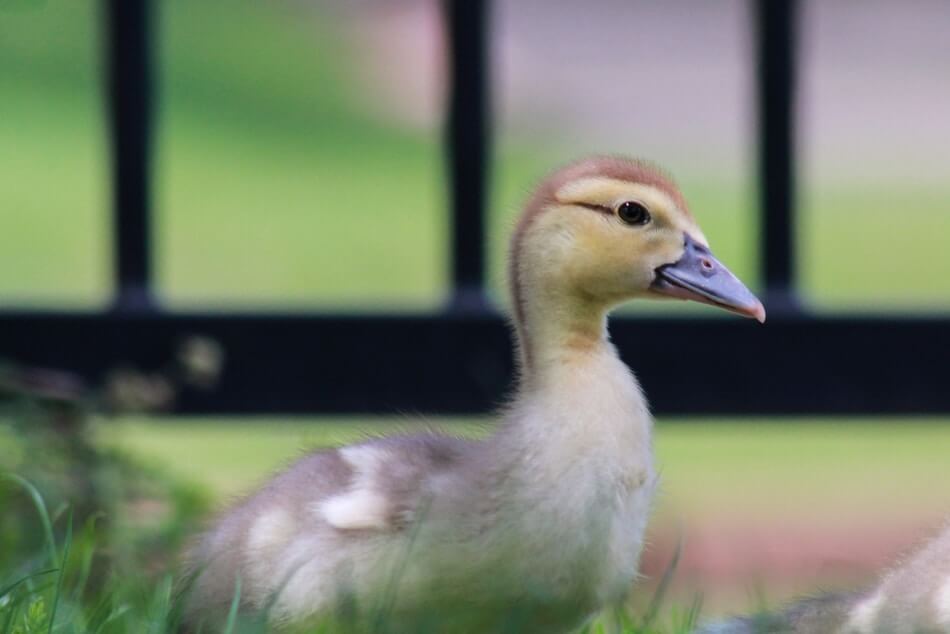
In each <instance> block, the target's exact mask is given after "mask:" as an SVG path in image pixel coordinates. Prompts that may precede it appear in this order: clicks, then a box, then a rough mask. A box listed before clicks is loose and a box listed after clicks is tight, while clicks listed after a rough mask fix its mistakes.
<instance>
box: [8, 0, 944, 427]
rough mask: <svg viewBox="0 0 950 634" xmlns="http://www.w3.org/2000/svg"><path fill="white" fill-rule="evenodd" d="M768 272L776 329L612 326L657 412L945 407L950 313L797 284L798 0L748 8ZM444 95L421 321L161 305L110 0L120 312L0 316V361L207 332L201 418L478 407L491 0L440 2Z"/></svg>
mask: <svg viewBox="0 0 950 634" xmlns="http://www.w3.org/2000/svg"><path fill="white" fill-rule="evenodd" d="M752 6H753V8H754V11H752V15H753V17H754V22H753V28H754V29H755V31H756V37H755V38H754V41H755V42H756V46H755V55H756V68H757V91H756V95H757V98H756V106H757V110H758V115H759V116H758V124H759V135H758V136H759V152H758V157H759V165H758V177H759V184H760V187H759V191H760V198H759V207H760V226H761V235H760V243H761V244H760V253H761V260H760V267H761V278H762V280H763V281H764V283H765V293H764V295H765V298H766V307H767V309H768V311H769V321H768V323H767V324H766V325H765V326H759V325H758V324H755V323H753V322H750V321H748V320H739V319H735V318H698V317H689V318H668V319H661V318H657V317H650V318H637V319H634V318H629V317H622V318H617V319H614V320H613V321H612V322H611V335H612V338H613V341H614V342H615V343H616V344H617V346H618V348H619V349H620V351H621V354H622V356H623V357H624V358H625V360H627V361H628V363H630V365H631V366H632V367H634V368H635V369H636V371H637V374H638V376H639V377H640V379H641V382H642V383H643V385H644V388H645V389H646V391H647V393H648V394H649V395H650V399H651V402H652V405H653V408H654V410H655V411H657V412H658V413H661V414H817V413H825V414H907V413H922V414H923V413H944V414H945V413H950V389H947V386H948V385H950V363H948V360H950V355H948V351H950V318H948V317H946V316H935V317H912V316H884V315H819V314H814V313H810V312H808V311H807V310H805V309H804V308H803V307H801V306H800V304H799V302H798V301H797V298H796V286H795V243H794V235H795V231H794V215H795V182H794V175H795V152H794V118H795V86H796V83H797V82H796V32H797V8H798V5H797V2H795V1H794V0H754V3H753V5H752ZM443 7H444V13H445V29H446V37H447V41H448V44H449V45H448V47H447V50H448V52H449V56H450V60H449V62H450V63H449V64H448V68H449V69H450V71H451V88H450V91H449V99H448V104H447V112H446V122H445V135H446V136H445V138H446V174H447V175H448V177H449V181H450V183H451V191H450V197H449V198H450V202H451V205H450V207H451V214H452V222H451V223H450V226H451V231H450V235H449V236H448V239H449V241H450V244H451V254H450V258H451V259H450V261H449V262H448V263H447V266H448V267H449V269H450V271H451V276H450V278H451V280H452V284H453V291H452V296H451V297H450V301H449V303H448V304H447V306H446V307H445V309H444V310H442V311H439V312H435V313H431V314H424V315H380V314H352V315H325V314H319V313H313V314H273V313H259V312H258V313H255V312H233V313H209V314H197V313H178V312H168V311H165V310H163V309H162V307H161V306H160V305H159V304H157V303H155V302H154V301H153V300H152V290H153V289H152V287H151V284H152V275H151V268H152V261H151V246H152V245H151V232H150V227H151V217H150V209H151V207H150V202H151V200H150V191H151V178H152V174H151V165H150V159H151V129H152V121H151V113H152V111H153V94H154V92H155V91H154V90H153V88H154V87H153V85H152V82H153V75H152V73H151V69H152V66H153V64H152V55H153V51H152V43H153V42H155V41H156V40H159V39H160V37H159V35H160V34H154V33H153V23H152V19H151V17H152V16H151V14H152V9H154V8H155V7H154V6H153V4H152V3H151V2H150V1H149V0H103V9H104V10H103V18H104V20H105V27H106V28H105V29H104V30H103V32H104V34H105V42H104V46H103V52H104V55H105V56H106V60H105V62H106V63H105V64H104V67H105V68H106V69H107V76H106V86H107V90H106V93H105V94H106V98H107V104H108V112H109V116H110V130H111V133H112V137H111V140H112V143H111V148H112V178H113V206H114V217H115V232H114V252H115V258H114V271H115V274H114V277H115V280H116V298H115V302H114V305H113V306H112V307H111V308H110V309H109V310H107V311H103V312H101V313H75V312H49V311H47V312H42V311H28V310H21V311H10V310H7V311H2V310H0V361H7V362H12V364H14V365H15V366H16V365H23V366H28V367H47V368H55V369H62V370H66V371H71V372H74V373H76V374H78V375H79V376H81V377H83V378H84V379H86V380H87V381H88V382H89V383H90V384H92V385H99V384H101V382H102V381H103V379H104V377H106V376H107V375H108V374H109V373H110V372H111V371H113V370H115V369H116V368H119V367H123V368H131V369H134V370H136V371H139V372H143V373H150V372H156V371H159V370H161V369H163V368H167V367H168V364H169V363H170V360H171V359H172V357H173V356H174V354H175V350H176V347H177V346H178V345H179V344H180V342H182V341H183V340H186V339H188V338H189V337H193V336H203V337H209V338H211V339H213V340H215V341H216V342H217V343H218V344H220V346H221V348H222V350H223V351H224V353H225V355H226V361H225V364H224V367H223V374H222V375H221V377H220V383H219V384H218V386H217V387H216V389H213V390H209V391H201V390H198V389H192V388H186V389H185V391H184V392H183V393H181V394H180V395H179V398H178V399H177V400H176V401H175V403H174V409H173V411H174V412H178V413H196V414H263V413H268V414H276V413H285V414H309V413H317V412H322V413H393V412H403V413H412V412H425V413H473V412H485V411H488V410H490V409H492V408H493V407H496V406H498V405H499V404H500V403H502V402H503V400H504V398H505V395H506V393H507V392H508V391H509V390H510V388H511V384H512V378H513V377H512V372H513V363H512V352H511V344H512V342H511V337H510V330H509V328H508V325H507V324H506V322H505V319H504V318H503V316H501V315H500V314H499V313H497V312H495V311H493V310H491V309H490V308H489V307H488V304H487V303H486V301H485V296H484V279H485V206H486V200H487V196H486V192H487V174H488V170H487V161H488V156H489V148H490V147H491V143H490V133H491V127H490V123H489V121H490V120H489V116H488V113H489V108H488V101H489V95H490V94H491V91H490V88H491V82H490V79H489V75H490V73H489V70H490V60H489V59H488V57H489V56H488V51H487V45H486V43H487V42H488V41H489V38H488V29H489V25H490V19H489V16H490V11H489V9H490V3H489V2H488V0H444V2H443Z"/></svg>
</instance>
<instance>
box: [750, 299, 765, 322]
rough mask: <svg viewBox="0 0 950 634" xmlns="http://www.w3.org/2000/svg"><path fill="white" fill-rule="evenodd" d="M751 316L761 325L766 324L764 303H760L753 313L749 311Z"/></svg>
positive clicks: (753, 309)
mask: <svg viewBox="0 0 950 634" xmlns="http://www.w3.org/2000/svg"><path fill="white" fill-rule="evenodd" d="M749 316H750V317H753V318H754V319H755V320H756V321H757V322H759V323H760V324H764V323H765V306H763V305H762V302H758V303H757V304H756V305H755V306H754V307H753V308H752V310H751V311H749Z"/></svg>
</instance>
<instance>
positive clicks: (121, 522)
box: [0, 368, 208, 589]
mask: <svg viewBox="0 0 950 634" xmlns="http://www.w3.org/2000/svg"><path fill="white" fill-rule="evenodd" d="M23 374H24V373H23V372H22V371H17V370H13V369H11V368H7V369H5V370H4V372H3V373H2V377H3V378H2V379H0V396H2V397H3V401H2V402H3V406H2V409H0V448H2V452H0V473H3V474H8V475H7V477H6V479H5V480H3V481H2V484H0V508H2V509H3V510H4V512H3V513H2V514H0V584H2V583H3V582H4V581H9V580H8V579H5V578H4V577H9V576H15V575H16V574H17V573H20V574H25V573H28V572H30V571H31V570H30V568H32V567H35V564H36V563H37V562H39V561H42V560H43V558H44V556H45V548H46V547H47V543H46V542H47V541H48V536H47V535H46V534H44V532H43V531H42V530H40V528H41V521H40V517H39V516H38V514H37V512H36V508H35V507H36V499H34V498H33V497H31V496H30V495H27V494H26V493H27V491H25V490H24V488H23V486H21V485H17V481H15V480H14V479H12V476H11V475H10V474H16V478H17V479H20V478H22V479H23V480H24V481H26V482H29V483H31V484H32V486H34V487H35V489H36V494H37V495H38V496H39V497H40V498H41V499H42V500H44V503H45V504H46V505H47V506H48V508H49V510H50V516H51V522H52V525H53V527H54V529H55V533H56V536H57V538H58V539H60V540H61V539H62V538H63V534H64V532H65V531H66V530H67V526H66V522H65V518H66V516H67V514H68V515H69V517H71V520H72V526H73V528H74V529H75V530H76V534H75V539H76V540H77V543H79V542H81V543H83V544H86V543H87V542H88V545H89V546H90V547H93V546H94V547H95V553H96V555H95V557H94V558H92V559H90V561H89V562H85V563H84V564H83V567H84V568H85V569H87V570H86V573H85V574H86V575H87V578H88V584H89V587H90V589H96V588H101V587H102V585H103V584H105V583H107V582H108V578H109V575H110V574H115V573H118V572H125V573H133V572H134V573H135V575H136V577H137V578H138V579H139V580H140V581H142V582H145V581H147V580H151V581H154V579H155V577H156V575H159V574H161V573H163V572H167V569H168V565H169V564H170V563H171V562H172V561H174V558H175V557H174V553H175V552H176V551H177V549H178V548H179V547H180V545H181V543H182V540H183V539H184V537H185V535H186V534H187V532H188V531H189V530H192V529H193V527H194V523H195V521H196V520H197V518H198V517H199V516H200V515H201V514H202V513H203V512H204V511H205V510H206V509H207V506H208V498H207V496H205V495H204V494H202V493H200V492H199V491H198V490H197V489H195V487H194V486H193V485H185V484H184V483H182V482H181V481H178V480H175V479H173V478H171V477H169V476H168V475H167V474H165V473H162V472H161V471H160V470H158V469H154V468H147V467H144V466H142V465H141V464H139V463H138V462H136V461H134V460H132V459H130V458H128V457H127V456H126V455H125V454H123V453H122V452H120V451H118V450H116V449H110V448H103V447H101V446H100V445H98V444H96V443H95V442H94V439H93V434H92V432H91V429H90V416H89V411H90V407H91V405H92V403H93V402H94V395H92V394H91V393H89V392H87V391H86V390H84V389H82V388H81V386H80V385H79V384H78V382H76V381H74V380H72V379H71V378H70V377H69V376H68V375H63V374H59V373H52V372H44V373H43V374H42V376H39V377H37V376H35V373H34V375H33V376H32V380H33V383H32V384H30V385H29V386H27V385H25V384H24V383H22V382H21V383H20V384H19V385H18V386H16V389H14V386H13V385H12V381H11V380H10V377H11V376H15V375H16V376H23ZM75 552H77V554H76V556H77V557H78V556H80V555H79V554H78V551H75Z"/></svg>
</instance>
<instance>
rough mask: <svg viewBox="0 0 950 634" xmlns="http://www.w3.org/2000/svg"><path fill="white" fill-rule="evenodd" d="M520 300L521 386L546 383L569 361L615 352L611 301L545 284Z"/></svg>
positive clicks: (518, 335) (541, 387)
mask: <svg viewBox="0 0 950 634" xmlns="http://www.w3.org/2000/svg"><path fill="white" fill-rule="evenodd" d="M516 301H517V302H519V304H520V305H519V310H518V312H517V316H518V318H517V324H516V325H517V328H516V330H517V337H518V350H519V355H520V360H519V361H520V365H521V388H522V391H524V390H532V389H543V386H544V385H545V384H547V383H548V382H549V381H550V380H554V379H556V377H557V375H558V374H560V373H561V371H562V370H563V369H564V368H565V366H566V365H568V366H569V365H573V364H575V363H582V362H583V361H584V360H585V359H591V358H595V357H598V356H602V355H608V356H614V357H615V356H616V353H615V352H614V349H613V346H611V345H610V343H609V342H608V340H607V311H608V308H609V307H608V306H607V305H606V304H604V303H601V302H597V301H594V300H593V299H591V298H587V297H582V296H578V295H572V294H566V293H558V292H556V291H545V290H544V289H538V290H534V291H532V292H529V293H527V294H526V295H525V296H523V297H518V298H516Z"/></svg>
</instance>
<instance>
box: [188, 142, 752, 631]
mask: <svg viewBox="0 0 950 634" xmlns="http://www.w3.org/2000/svg"><path fill="white" fill-rule="evenodd" d="M509 279H510V287H511V293H512V306H513V317H512V321H513V327H514V333H515V339H516V340H517V351H516V356H517V365H518V368H519V372H518V375H519V376H518V379H517V389H516V391H515V396H514V398H513V400H512V401H511V403H510V404H509V405H508V406H507V407H506V408H505V410H504V412H503V413H502V414H501V416H500V418H501V420H500V421H499V424H498V426H497V428H496V431H495V432H494V433H493V434H492V435H490V436H489V437H487V438H485V439H483V440H466V439H460V438H454V437H450V436H445V435H439V434H436V433H423V434H417V435H410V436H397V437H388V438H377V439H372V440H368V441H366V442H363V443H360V444H355V445H350V446H345V447H342V448H339V449H333V450H328V451H318V452H316V453H313V454H310V455H308V456H306V457H304V458H303V459H301V460H300V461H298V462H297V463H296V464H294V465H293V466H292V467H290V468H289V469H288V470H287V471H285V472H284V473H282V474H280V475H278V476H277V477H275V478H274V479H273V480H272V481H271V482H270V483H269V484H267V485H266V486H264V487H263V488H262V489H261V490H260V491H258V492H257V493H255V494H254V495H252V496H250V497H249V498H247V499H246V500H245V501H243V502H241V503H239V504H237V505H236V506H235V507H233V508H232V509H231V510H229V511H227V512H225V513H224V514H223V515H222V516H221V517H220V518H219V519H218V520H217V521H216V522H215V523H214V525H213V526H212V527H211V528H210V530H208V531H207V532H206V533H205V534H204V535H203V536H201V537H200V538H199V540H198V541H197V543H196V545H195V547H194V548H193V549H192V551H191V553H190V555H189V558H188V559H189V568H190V570H191V571H192V576H193V579H194V581H193V584H192V588H191V592H190V607H189V608H188V613H189V619H190V621H191V622H192V623H195V622H199V621H201V620H202V619H207V618H213V617H214V615H220V614H221V613H223V612H225V611H226V610H227V607H228V605H229V604H230V603H231V602H232V597H234V596H236V594H235V592H236V587H237V584H238V581H240V594H239V596H240V605H241V606H242V607H243V608H244V609H245V610H247V611H266V613H267V618H268V619H269V621H270V623H271V624H272V625H275V626H282V625H286V624H297V623H301V622H309V621H310V620H311V619H322V618H327V617H328V616H330V615H334V614H337V615H339V614H341V611H342V612H345V613H347V614H351V615H352V614H354V613H359V614H361V616H359V617H354V618H353V619H352V621H351V623H352V624H354V625H353V627H354V629H357V630H361V629H362V630H369V629H372V627H371V625H372V624H371V623H370V621H371V620H372V619H371V618H368V617H366V618H364V617H363V616H362V614H365V613H368V612H370V611H372V609H375V608H377V607H380V606H382V608H381V609H383V610H384V611H385V617H384V618H385V622H386V629H387V631H399V632H419V631H432V632H436V631H437V632H480V633H482V632H499V631H502V630H506V631H524V632H546V633H551V632H567V631H570V630H572V629H574V628H576V627H578V626H579V625H582V624H583V623H584V622H585V621H587V620H588V619H589V618H591V617H592V616H593V615H595V614H596V613H597V612H598V611H599V610H601V609H602V608H605V607H610V606H613V605H616V604H618V603H620V602H621V601H623V600H624V598H625V596H626V595H627V593H628V590H629V588H630V587H631V584H632V583H633V581H634V580H635V579H636V577H637V568H638V560H639V556H640V550H641V548H642V546H643V535H644V529H645V527H646V524H647V518H648V516H649V514H650V509H651V500H652V498H653V494H654V489H655V485H656V473H655V470H654V458H653V450H652V441H651V434H652V425H653V423H652V419H651V416H650V412H649V409H648V406H647V402H646V399H645V398H644V396H643V394H642V392H641V389H640V386H639V384H638V383H637V380H636V378H635V377H634V376H633V374H632V373H631V372H630V370H629V369H628V368H627V366H626V365H624V363H623V362H622V361H621V360H620V358H619V356H618V354H617V351H616V350H615V349H614V347H613V345H611V343H610V341H609V339H608V336H607V328H606V325H607V320H606V317H607V313H608V312H609V310H610V309H611V308H613V307H614V306H616V305H617V304H619V303H621V302H623V301H626V300H628V299H633V298H639V297H643V298H661V297H673V298H678V299H688V300H695V301H698V302H704V303H707V304H712V305H714V306H718V307H720V308H724V309H726V310H730V311H733V312H735V313H738V314H740V315H745V316H749V317H754V318H756V319H758V320H759V321H760V322H761V321H764V318H765V310H764V308H763V306H762V304H761V303H760V302H759V300H758V299H756V298H755V296H754V295H753V294H752V293H751V292H750V291H749V290H748V289H747V288H746V287H745V286H744V285H743V284H742V283H741V282H740V281H739V280H738V279H737V278H736V277H735V276H734V275H733V274H732V273H731V272H730V271H729V270H728V269H727V268H726V267H725V266H724V265H723V264H721V263H720V262H719V261H718V260H716V258H715V257H713V255H712V253H711V252H710V250H709V247H708V243H707V240H706V238H705V237H704V236H703V234H702V232H701V231H700V229H699V226H698V225H697V223H696V221H695V220H694V218H693V216H692V215H691V214H690V212H689V211H688V208H687V205H686V201H685V200H684V198H683V196H682V194H681V193H680V191H679V190H678V189H677V188H676V186H675V185H674V184H673V182H672V181H671V180H670V179H669V178H668V177H667V176H666V175H664V173H662V172H661V171H659V170H658V169H657V168H655V167H653V166H651V165H650V164H648V163H645V162H642V161H638V160H632V159H628V158H622V157H613V156H595V157H591V158H586V159H583V160H581V161H578V162H575V163H573V164H570V165H568V166H566V167H564V168H562V169H560V170H557V171H555V172H554V173H553V174H551V175H550V176H549V177H548V178H547V179H546V180H544V181H543V182H542V183H541V185H540V186H539V187H538V189H537V190H536V191H535V193H534V195H533V196H531V198H530V199H529V201H528V203H527V205H526V207H525V209H524V211H523V213H522V215H521V217H520V221H519V222H518V224H517V227H516V229H515V231H514V234H513V238H512V240H511V250H510V256H509ZM361 619H362V620H361ZM512 628H514V630H513V629H512Z"/></svg>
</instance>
